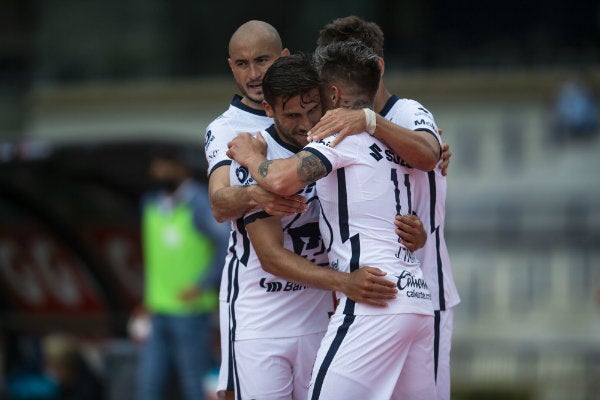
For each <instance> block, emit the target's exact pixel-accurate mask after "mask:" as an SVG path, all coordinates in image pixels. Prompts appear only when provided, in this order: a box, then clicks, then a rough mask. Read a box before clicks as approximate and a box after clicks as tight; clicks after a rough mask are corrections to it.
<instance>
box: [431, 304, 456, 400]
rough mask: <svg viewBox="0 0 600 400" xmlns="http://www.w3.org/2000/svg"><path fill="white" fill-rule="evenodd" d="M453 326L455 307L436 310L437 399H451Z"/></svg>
mask: <svg viewBox="0 0 600 400" xmlns="http://www.w3.org/2000/svg"><path fill="white" fill-rule="evenodd" d="M453 326H454V309H453V308H450V309H448V310H445V311H435V326H434V329H435V339H434V354H435V356H436V359H435V366H436V377H435V387H436V391H437V397H436V399H437V400H450V348H451V345H452V329H453ZM436 348H437V351H436V350H435V349H436Z"/></svg>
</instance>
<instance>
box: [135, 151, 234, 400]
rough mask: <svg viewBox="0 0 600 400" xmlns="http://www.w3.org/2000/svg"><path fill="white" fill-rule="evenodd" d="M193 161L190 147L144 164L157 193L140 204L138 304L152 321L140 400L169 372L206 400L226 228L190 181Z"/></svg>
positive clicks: (154, 394) (156, 394)
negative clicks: (141, 296) (140, 293)
mask: <svg viewBox="0 0 600 400" xmlns="http://www.w3.org/2000/svg"><path fill="white" fill-rule="evenodd" d="M199 159H201V154H200V155H197V154H195V152H193V151H192V150H191V149H189V151H181V152H173V153H171V154H168V153H165V154H162V155H160V156H157V157H155V158H154V159H153V160H152V162H151V164H150V169H149V173H150V176H151V178H152V180H153V182H154V183H155V184H156V185H157V186H158V189H157V190H155V191H152V192H151V193H148V194H146V195H145V196H144V198H143V200H142V247H143V255H144V268H145V286H144V307H145V309H146V310H147V312H148V313H149V314H150V322H151V323H150V332H149V336H148V338H147V340H146V341H145V342H144V343H143V346H142V352H141V358H140V365H139V371H138V373H139V376H138V378H139V379H138V392H137V394H138V398H139V400H154V399H156V400H158V399H163V398H165V392H166V390H167V387H168V386H167V383H168V378H169V377H170V376H171V372H173V371H172V368H175V371H176V376H177V377H178V379H179V392H180V393H181V394H182V397H183V398H184V399H186V400H192V399H193V400H202V399H204V398H205V391H204V387H203V383H202V378H203V377H204V375H205V374H206V372H207V370H208V367H209V361H210V358H211V352H212V349H211V343H210V340H209V338H210V333H211V331H212V325H213V324H212V322H213V321H212V317H213V314H214V313H215V311H216V307H217V290H218V286H219V279H220V275H221V268H222V261H221V260H222V257H223V255H224V254H225V252H226V246H227V229H226V227H225V226H224V225H221V224H218V223H217V222H216V221H215V220H214V218H213V216H212V214H211V211H210V204H209V201H208V191H207V188H206V187H205V185H204V184H202V183H201V182H200V181H198V180H196V179H195V178H194V167H195V165H196V163H197V162H198V160H199Z"/></svg>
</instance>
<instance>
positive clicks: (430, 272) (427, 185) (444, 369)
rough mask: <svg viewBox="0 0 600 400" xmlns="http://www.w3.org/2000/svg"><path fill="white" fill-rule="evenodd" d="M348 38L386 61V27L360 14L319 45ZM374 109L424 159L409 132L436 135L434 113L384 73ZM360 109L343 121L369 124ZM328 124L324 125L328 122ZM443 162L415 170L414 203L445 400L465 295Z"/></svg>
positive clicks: (387, 133) (396, 143) (327, 32)
mask: <svg viewBox="0 0 600 400" xmlns="http://www.w3.org/2000/svg"><path fill="white" fill-rule="evenodd" d="M346 40H360V41H362V42H363V43H365V44H366V45H367V46H369V47H370V48H371V49H372V50H373V51H374V52H375V53H376V54H377V55H378V56H379V57H380V64H381V65H383V64H384V63H383V41H384V36H383V32H382V30H381V28H380V27H379V26H378V25H377V24H376V23H374V22H370V21H365V20H363V19H361V18H359V17H356V16H349V17H344V18H338V19H336V20H334V21H332V22H331V23H329V24H327V25H325V26H324V27H323V29H321V31H320V32H319V38H318V40H317V45H318V46H326V45H328V44H330V43H333V42H339V41H346ZM382 75H383V74H382ZM375 110H377V111H378V112H379V116H377V117H376V118H377V119H376V129H375V130H374V131H373V134H374V135H375V136H376V137H378V138H380V139H382V140H384V141H385V142H386V143H387V144H388V145H390V146H391V147H392V148H393V150H394V151H395V152H396V153H397V154H398V155H400V157H401V158H402V159H403V160H404V161H406V162H408V164H411V165H412V166H416V163H417V162H419V161H420V160H419V159H418V158H416V157H415V154H414V152H413V151H412V150H413V149H414V146H412V147H411V145H410V138H411V137H419V136H421V139H429V140H430V141H433V138H434V135H432V133H434V132H435V131H436V130H437V127H436V124H435V121H434V119H433V115H432V114H431V113H430V112H429V111H428V110H427V109H425V108H424V107H423V106H422V105H421V104H419V103H417V102H415V101H413V100H409V99H400V98H399V97H397V96H395V95H392V94H391V93H390V92H389V91H388V90H387V89H386V87H385V85H384V83H383V79H381V80H380V83H379V89H378V91H377V94H376V97H375ZM335 111H336V112H340V114H339V115H340V116H341V113H342V112H343V111H344V110H342V109H338V110H335ZM358 114H359V115H356V113H355V114H354V115H353V116H351V115H350V114H349V113H348V114H347V115H346V118H345V119H344V121H343V123H344V124H345V127H346V129H354V130H355V131H356V132H358V131H361V130H362V129H364V128H361V127H360V125H361V124H363V125H362V126H363V127H364V120H365V119H364V116H363V115H360V113H358ZM329 117H331V118H329ZM329 117H326V118H325V119H326V120H327V118H329V124H330V126H328V127H326V130H330V131H331V132H332V133H333V132H334V131H335V130H334V129H335V128H334V126H333V125H335V124H334V120H335V117H333V116H329ZM351 117H354V122H353V123H351V122H349V118H351ZM388 120H389V121H390V122H388ZM392 122H393V123H392ZM353 125H358V126H353ZM323 127H324V128H325V125H324V126H323ZM348 127H350V128H348ZM332 129H333V130H332ZM393 129H395V131H393ZM326 130H320V129H319V126H318V125H317V126H316V127H315V128H314V129H313V132H315V134H314V137H315V140H318V139H320V138H322V137H323V135H322V134H321V133H320V132H323V133H326ZM348 132H350V130H347V131H345V133H348ZM343 137H344V134H343V133H342V134H340V135H338V137H337V139H335V140H334V142H336V143H337V142H338V141H339V140H341V139H342V138H343ZM448 156H449V155H448ZM446 162H447V161H446ZM413 163H415V165H413ZM442 164H444V160H442V161H440V163H439V164H438V167H437V168H435V169H433V170H431V171H429V172H423V171H419V170H415V171H414V176H415V185H416V186H417V188H418V191H417V193H419V198H417V199H415V203H416V204H418V205H419V207H417V208H416V210H415V211H416V212H417V215H418V216H419V217H420V219H421V220H422V221H423V223H424V224H425V228H426V230H427V232H428V234H429V238H428V239H427V242H426V244H425V246H424V247H423V248H422V249H420V250H418V251H417V252H416V253H415V255H416V256H417V258H418V259H419V260H420V261H421V268H422V269H423V273H424V274H425V279H426V281H427V284H428V286H429V289H430V290H431V295H432V302H433V307H434V310H435V311H434V312H435V322H434V323H435V337H434V340H435V342H434V352H435V354H434V356H435V367H436V389H437V399H439V400H446V399H449V398H450V347H451V340H452V330H453V319H454V317H453V314H454V312H453V307H454V306H456V305H457V304H458V303H459V302H460V298H459V295H458V291H457V289H456V284H455V283H454V278H453V276H452V269H451V265H450V259H449V256H448V250H447V248H446V241H445V237H444V225H445V202H446V177H445V176H444V175H445V172H444V170H443V168H440V167H441V165H442ZM446 166H447V165H446Z"/></svg>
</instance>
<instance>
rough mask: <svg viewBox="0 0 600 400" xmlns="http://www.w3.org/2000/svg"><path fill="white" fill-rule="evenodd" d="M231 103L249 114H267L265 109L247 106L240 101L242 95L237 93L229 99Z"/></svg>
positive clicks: (262, 115)
mask: <svg viewBox="0 0 600 400" xmlns="http://www.w3.org/2000/svg"><path fill="white" fill-rule="evenodd" d="M231 105H232V106H234V107H236V108H239V109H240V110H242V111H245V112H248V113H250V114H254V115H260V116H261V117H266V116H267V113H266V112H265V110H257V109H255V108H252V107H248V106H247V105H245V104H244V103H242V96H240V95H239V94H235V95H233V99H231Z"/></svg>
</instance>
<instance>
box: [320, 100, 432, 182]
mask: <svg viewBox="0 0 600 400" xmlns="http://www.w3.org/2000/svg"><path fill="white" fill-rule="evenodd" d="M375 122H376V127H375V132H374V133H373V135H374V136H375V137H376V138H377V139H380V140H382V141H383V142H385V143H386V144H387V145H388V146H390V147H391V148H392V149H393V150H394V151H395V152H396V153H397V154H398V155H399V156H400V158H402V159H403V160H404V161H406V162H407V163H408V164H410V165H411V166H413V167H414V168H417V169H420V170H423V171H431V170H432V169H434V168H435V166H436V164H437V162H438V160H439V159H440V153H441V151H440V143H439V141H438V140H437V138H436V137H435V136H433V135H430V134H427V133H426V132H421V131H413V130H411V129H407V128H404V127H402V126H399V125H396V124H395V123H393V122H391V121H388V120H387V119H385V118H384V117H382V116H381V115H379V114H376V119H375ZM366 129H367V123H366V118H365V112H364V111H363V110H362V109H361V110H351V109H347V108H337V109H334V110H329V111H327V112H326V113H325V115H324V116H323V117H322V118H321V120H320V121H319V122H318V123H317V124H316V125H315V126H314V127H313V128H312V129H311V130H310V132H309V138H310V140H312V141H319V140H321V139H324V138H326V137H328V136H331V135H332V134H334V133H337V132H339V134H338V136H337V137H336V138H335V139H334V140H333V141H332V142H331V146H332V147H333V146H335V145H336V144H338V143H339V142H340V141H341V140H343V139H344V138H345V137H346V136H349V135H354V134H357V133H362V132H365V131H366Z"/></svg>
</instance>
